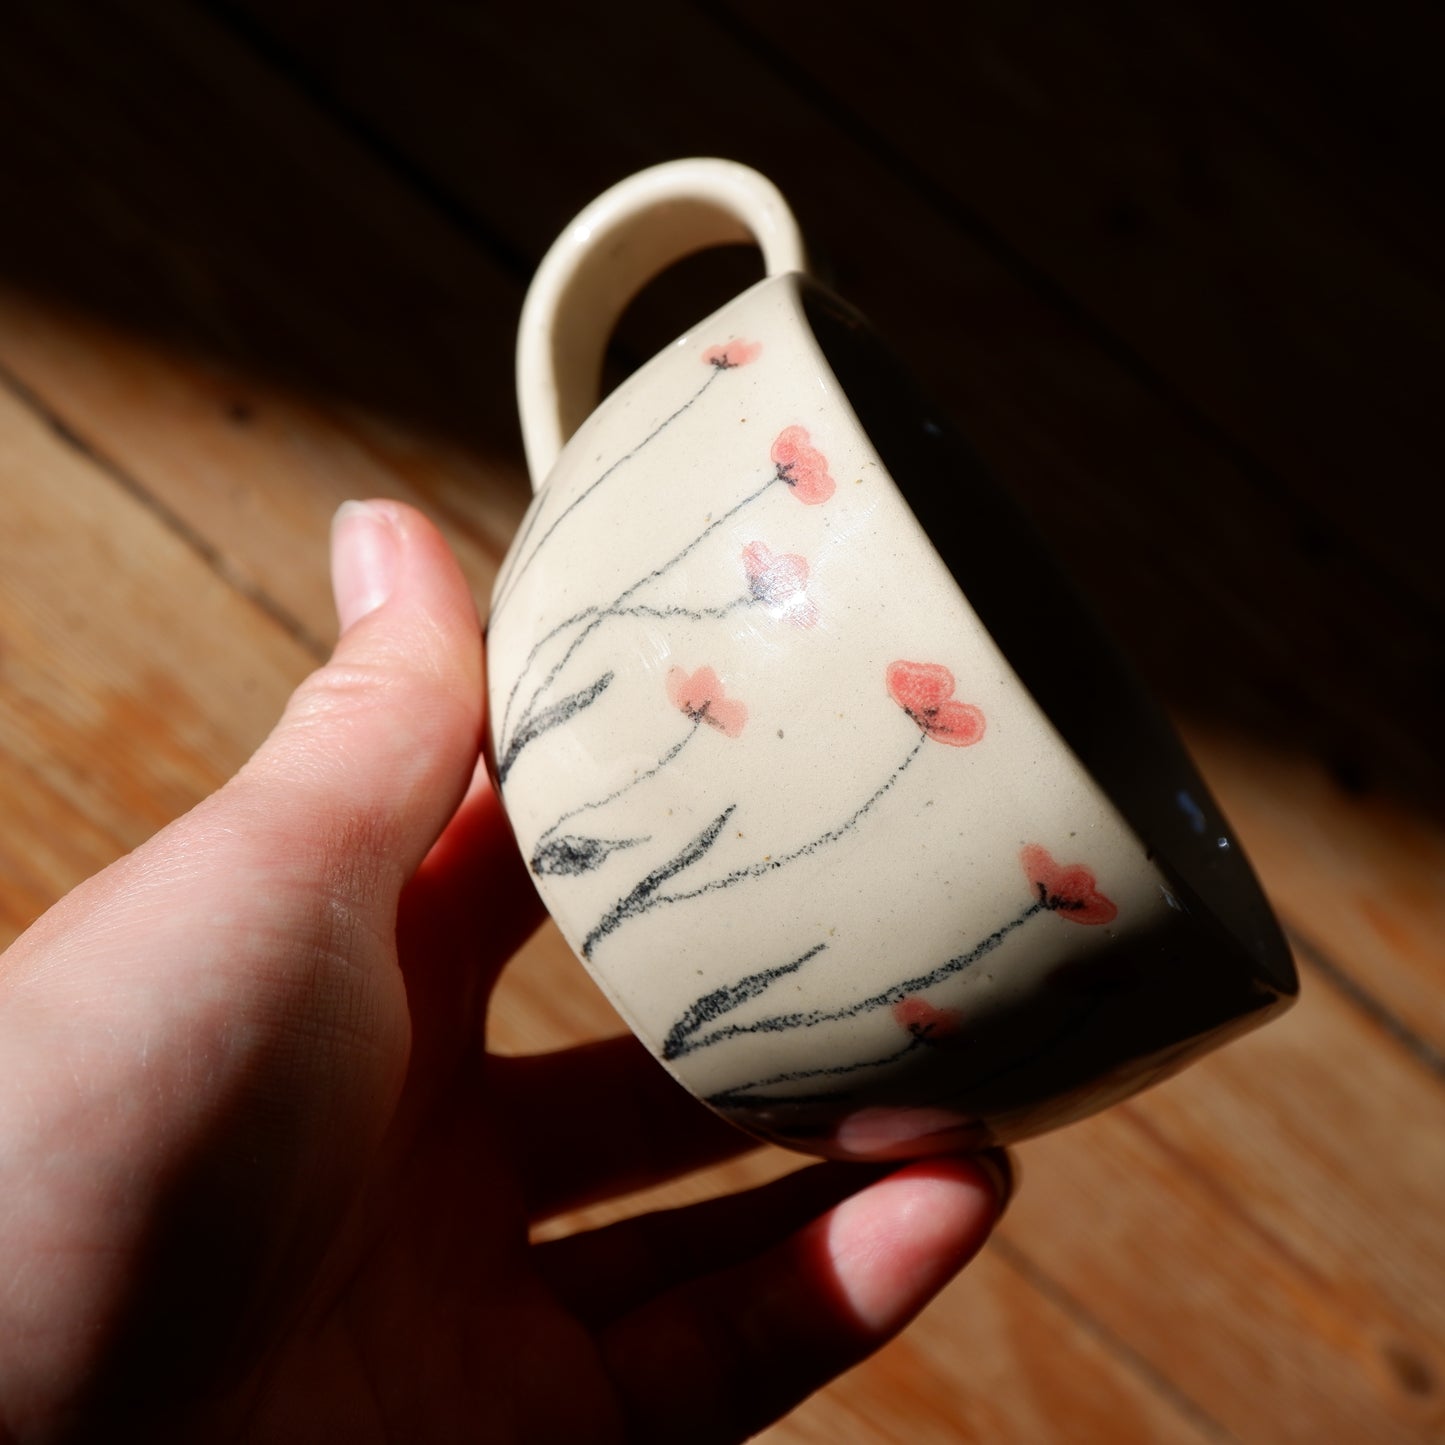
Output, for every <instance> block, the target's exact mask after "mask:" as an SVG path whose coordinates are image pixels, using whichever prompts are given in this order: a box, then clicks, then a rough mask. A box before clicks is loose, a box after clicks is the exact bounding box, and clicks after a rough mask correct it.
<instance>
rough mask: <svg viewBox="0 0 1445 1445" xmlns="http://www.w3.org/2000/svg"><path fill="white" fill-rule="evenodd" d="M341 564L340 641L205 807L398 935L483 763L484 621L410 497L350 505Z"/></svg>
mask: <svg viewBox="0 0 1445 1445" xmlns="http://www.w3.org/2000/svg"><path fill="white" fill-rule="evenodd" d="M332 575H333V584H334V590H335V593H336V603H337V613H338V616H339V618H340V622H341V629H342V630H341V637H340V639H339V641H338V642H337V645H336V649H335V651H334V652H333V654H332V656H331V658H330V660H329V661H328V662H327V663H326V665H325V666H324V667H322V668H320V669H318V670H317V671H316V672H314V673H313V674H312V675H311V676H310V677H309V678H308V679H307V680H306V681H305V682H304V683H302V685H301V687H300V688H298V689H297V691H296V692H295V694H294V695H293V696H292V698H291V701H290V703H289V704H288V706H287V708H286V712H285V715H284V716H283V717H282V719H281V721H280V723H279V724H278V725H277V726H276V728H275V729H274V730H273V732H272V733H271V735H270V736H269V737H268V738H267V739H266V741H265V742H264V743H263V744H262V746H261V748H260V749H259V750H258V751H257V753H256V755H255V756H254V757H253V758H252V759H251V761H250V762H249V763H248V764H247V765H246V767H245V768H244V769H242V771H241V772H240V774H239V775H238V776H237V777H236V778H235V779H234V780H233V781H232V782H231V783H230V784H229V785H228V786H227V787H226V788H224V789H223V790H222V791H221V793H219V794H217V796H216V797H215V798H214V799H212V800H211V804H210V809H211V811H212V812H213V813H214V812H216V811H224V812H225V814H226V816H227V818H228V820H230V821H234V820H237V819H244V821H245V822H246V824H247V825H248V827H249V828H250V829H251V837H252V838H253V839H254V840H255V842H256V844H257V846H258V847H260V848H267V847H270V848H272V849H273V850H274V852H275V856H278V857H279V858H282V859H284V860H285V862H286V865H287V867H288V869H289V870H291V872H292V874H293V876H295V877H296V878H297V881H298V882H300V883H301V884H302V885H303V886H307V885H312V884H318V883H320V884H325V885H329V886H331V887H332V888H333V889H334V891H335V892H336V893H337V895H338V896H339V897H340V898H341V899H343V900H344V901H346V902H348V903H353V904H359V905H363V906H367V905H369V906H370V907H371V908H372V910H373V911H374V912H375V913H376V914H377V915H378V916H377V919H376V921H377V922H378V924H380V923H382V922H383V921H384V923H385V925H386V931H389V927H390V922H391V915H392V913H393V911H394V909H395V906H396V901H397V897H398V894H399V893H400V890H401V886H402V883H403V882H404V881H405V880H406V879H407V878H408V877H410V875H411V874H412V873H413V872H414V871H415V870H416V868H417V866H418V864H419V863H420V862H421V860H422V858H423V856H424V855H425V854H426V853H427V851H428V850H429V849H430V848H431V846H432V844H433V843H434V842H435V840H436V838H437V836H438V835H439V834H440V833H441V831H442V828H443V827H444V825H445V824H446V822H447V820H448V819H449V818H450V817H451V816H452V814H453V813H454V812H455V810H456V808H457V805H458V803H459V802H460V801H461V798H462V795H463V793H464V792H465V790H466V787H467V784H468V782H469V781H470V779H471V777H472V772H473V769H474V767H475V764H476V759H477V755H478V750H479V745H480V736H481V719H482V702H481V698H482V649H481V631H480V626H479V624H478V621H477V614H476V609H475V607H474V605H473V603H472V598H471V593H470V591H469V590H468V588H467V585H466V582H465V580H464V578H463V577H462V574H461V571H460V569H459V568H458V566H457V564H456V562H455V560H454V559H453V557H452V555H451V552H450V550H449V549H448V547H447V545H446V543H445V542H444V541H443V540H442V538H441V535H440V534H439V533H438V532H437V530H436V528H435V527H433V526H432V525H431V523H430V522H428V521H427V520H426V519H425V518H424V517H423V516H421V514H420V513H418V512H416V511H414V510H412V509H411V508H410V507H405V506H403V505H401V504H400V503H397V502H389V501H379V502H348V503H346V504H345V505H344V506H343V507H342V508H341V510H340V511H339V512H338V513H337V515H336V520H335V523H334V526H333V532H332Z"/></svg>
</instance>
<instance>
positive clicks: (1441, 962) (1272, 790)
mask: <svg viewBox="0 0 1445 1445" xmlns="http://www.w3.org/2000/svg"><path fill="white" fill-rule="evenodd" d="M1185 737H1186V740H1187V741H1188V743H1189V746H1190V749H1191V751H1192V752H1193V753H1194V755H1195V757H1196V758H1197V759H1198V761H1199V763H1200V766H1201V767H1202V768H1203V771H1204V775H1205V777H1207V778H1208V779H1209V782H1210V786H1211V787H1212V788H1213V789H1214V790H1215V792H1216V794H1217V796H1218V797H1219V799H1220V801H1221V803H1222V804H1223V805H1224V807H1225V809H1226V811H1227V812H1228V814H1229V817H1230V819H1231V821H1232V822H1233V823H1234V825H1235V826H1236V827H1237V828H1238V829H1239V832H1240V836H1241V837H1242V838H1243V839H1244V841H1245V843H1246V846H1247V848H1248V852H1249V856H1250V860H1251V862H1252V863H1253V864H1254V866H1255V868H1256V870H1257V871H1258V873H1259V876H1260V879H1261V881H1262V882H1263V884H1264V886H1265V888H1266V890H1267V892H1268V894H1269V897H1270V899H1271V901H1272V902H1273V904H1274V906H1275V908H1276V909H1277V910H1278V911H1279V913H1280V916H1281V917H1282V919H1283V920H1284V922H1285V924H1286V925H1287V927H1288V928H1289V930H1290V932H1291V933H1292V934H1294V935H1295V936H1297V937H1298V938H1299V939H1300V941H1301V943H1302V945H1303V946H1304V947H1305V949H1306V951H1307V952H1312V953H1314V954H1316V955H1321V956H1322V957H1323V960H1324V961H1326V962H1327V963H1328V964H1329V965H1330V966H1332V967H1333V968H1336V969H1339V970H1341V971H1343V973H1344V974H1345V975H1346V977H1347V979H1348V981H1349V984H1350V986H1351V988H1352V990H1355V991H1358V992H1359V993H1360V994H1361V995H1363V996H1365V997H1367V998H1368V999H1369V1000H1370V1001H1371V1002H1372V1003H1374V1004H1377V1005H1378V1006H1379V1007H1380V1008H1381V1009H1382V1012H1383V1015H1384V1017H1385V1018H1386V1019H1387V1020H1388V1021H1389V1022H1390V1023H1391V1024H1392V1025H1393V1026H1396V1027H1398V1029H1400V1030H1402V1031H1404V1032H1405V1033H1406V1034H1407V1035H1408V1043H1409V1046H1410V1047H1411V1048H1412V1049H1413V1050H1414V1051H1415V1052H1416V1053H1417V1055H1419V1056H1420V1057H1421V1058H1422V1059H1423V1060H1424V1061H1425V1062H1426V1063H1427V1064H1428V1065H1429V1066H1431V1067H1434V1068H1436V1069H1437V1070H1438V1071H1439V1072H1440V1073H1441V1077H1442V1078H1445V1053H1442V1051H1441V1048H1440V1043H1441V1040H1442V1039H1445V987H1442V984H1445V946H1442V943H1441V940H1442V939H1445V827H1442V826H1441V824H1440V823H1439V822H1438V821H1437V820H1436V819H1434V818H1433V817H1431V816H1430V815H1429V814H1428V813H1425V812H1421V811H1419V810H1417V809H1414V808H1411V807H1408V806H1406V805H1405V804H1404V803H1403V802H1401V801H1400V800H1398V799H1396V798H1392V797H1390V796H1389V795H1388V794H1383V793H1380V792H1376V791H1367V792H1359V791H1351V790H1349V789H1346V788H1344V787H1342V786H1341V785H1340V782H1339V780H1338V778H1337V777H1334V776H1332V775H1331V774H1330V772H1329V771H1327V770H1326V769H1325V768H1324V767H1322V766H1321V765H1320V764H1319V763H1318V762H1317V761H1316V760H1314V759H1312V758H1310V757H1309V756H1308V755H1307V754H1305V753H1302V752H1296V751H1294V750H1291V749H1287V748H1280V747H1272V746H1270V745H1268V744H1264V743H1261V742H1260V741H1259V740H1257V739H1254V738H1251V737H1250V736H1249V735H1248V734H1246V733H1242V732H1241V731H1239V730H1238V729H1226V728H1222V727H1220V726H1219V725H1218V724H1215V723H1212V722H1211V721H1209V720H1202V721H1200V722H1198V723H1193V722H1188V723H1186V727H1185Z"/></svg>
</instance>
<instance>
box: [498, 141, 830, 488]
mask: <svg viewBox="0 0 1445 1445" xmlns="http://www.w3.org/2000/svg"><path fill="white" fill-rule="evenodd" d="M739 241H741V242H748V241H753V242H755V243H756V244H757V245H758V246H759V247H760V248H761V250H762V253H763V262H764V265H765V266H766V268H767V274H768V275H769V276H780V275H783V274H785V273H787V272H789V271H803V272H806V271H807V269H808V263H807V255H806V253H805V251H804V248H803V237H802V233H801V232H800V231H799V229H798V223H797V221H796V220H795V219H794V217H793V213H792V212H791V211H790V210H789V209H788V204H787V202H786V201H785V200H784V199H783V197H782V193H781V192H780V191H779V190H778V188H777V187H776V186H775V185H773V183H772V182H771V181H769V180H768V179H767V178H766V177H764V176H761V175H759V174H758V173H757V171H754V170H751V169H749V168H748V167H747V166H743V165H739V164H738V163H737V162H736V161H724V160H711V159H694V160H681V161H668V162H667V163H665V164H664V165H660V166H653V167H652V168H651V169H649V170H645V171H639V172H638V173H637V174H636V175H633V176H629V177H628V178H627V179H626V180H624V181H619V182H618V183H617V185H615V186H613V187H612V189H611V190H609V191H604V192H603V194H602V195H600V196H598V198H597V199H596V200H595V201H593V202H592V203H591V205H589V206H588V207H587V208H586V209H585V210H583V211H582V213H581V214H580V215H579V216H578V217H577V218H576V220H574V221H573V222H572V224H571V225H570V226H568V227H567V229H566V230H565V231H564V232H563V233H562V234H561V236H559V237H558V238H557V240H556V242H555V243H554V244H553V246H552V248H551V250H549V251H548V252H547V254H546V255H545V256H544V257H543V258H542V264H541V265H540V266H539V267H538V268H537V274H536V276H535V277H534V278H533V280H532V284H531V287H530V288H529V289H528V291H527V299H526V301H525V302H524V303H523V305H522V320H521V326H520V329H519V331H518V334H517V405H518V409H519V410H520V412H521V417H522V442H523V445H524V447H525V449H526V454H527V470H528V471H529V472H530V473H531V477H532V490H533V491H536V490H538V489H539V488H540V487H541V485H542V483H543V482H544V481H545V480H546V478H547V474H548V473H549V472H550V471H551V470H552V465H553V463H554V462H555V461H556V460H557V455H558V453H559V452H560V451H561V450H562V447H563V446H564V444H565V443H566V441H567V439H568V438H569V437H570V436H571V435H572V433H573V432H575V431H576V430H577V428H578V427H579V426H581V424H582V423H583V421H585V420H586V418H587V417H588V416H589V415H590V414H591V412H592V411H593V409H594V408H595V407H596V405H597V401H598V390H599V384H600V380H601V376H602V360H603V355H604V353H605V351H606V348H607V342H608V340H609V338H610V337H611V335H612V331H613V328H614V327H615V326H616V324H617V321H618V319H619V318H620V317H621V315H622V312H623V310H624V308H625V307H626V306H627V303H628V302H629V301H631V300H632V298H633V297H634V296H635V295H636V294H637V293H638V292H639V291H640V290H641V289H642V288H643V286H645V285H646V284H647V283H648V282H649V281H651V280H652V279H653V277H655V276H657V275H658V274H659V273H661V272H662V271H664V270H666V269H667V267H669V266H671V265H672V264H673V262H674V261H680V260H681V259H682V258H683V257H684V256H690V255H691V254H692V253H693V252H694V251H703V250H706V249H708V248H709V247H712V246H725V245H729V244H732V243H734V242H739Z"/></svg>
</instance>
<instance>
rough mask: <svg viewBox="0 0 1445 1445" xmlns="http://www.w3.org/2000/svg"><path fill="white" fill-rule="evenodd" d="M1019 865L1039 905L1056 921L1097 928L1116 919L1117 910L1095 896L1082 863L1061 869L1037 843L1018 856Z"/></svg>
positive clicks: (1090, 877)
mask: <svg viewBox="0 0 1445 1445" xmlns="http://www.w3.org/2000/svg"><path fill="white" fill-rule="evenodd" d="M1019 862H1021V863H1022V864H1023V865H1024V872H1025V873H1026V874H1027V875H1028V880H1029V883H1030V885H1031V886H1032V887H1033V889H1034V891H1035V892H1036V893H1037V894H1038V895H1039V902H1040V903H1042V904H1043V905H1044V907H1045V908H1047V909H1048V910H1049V911H1050V912H1051V913H1057V914H1058V915H1059V917H1060V918H1067V919H1068V920H1069V922H1070V923H1090V924H1098V923H1111V922H1112V921H1113V920H1114V918H1115V917H1116V916H1117V915H1118V912H1119V910H1118V908H1116V907H1115V906H1114V904H1113V903H1112V902H1111V901H1110V900H1109V899H1107V898H1105V897H1104V895H1103V894H1102V893H1100V892H1099V889H1098V886H1097V885H1096V883H1095V881H1094V875H1093V873H1092V872H1090V870H1089V869H1087V868H1085V867H1084V865H1083V864H1082V863H1071V864H1069V865H1068V866H1067V867H1064V866H1062V865H1060V864H1058V863H1055V862H1054V858H1053V854H1051V853H1050V852H1049V850H1048V849H1047V848H1044V847H1041V846H1040V845H1039V844H1037V843H1030V844H1029V845H1028V847H1027V848H1025V849H1024V850H1023V852H1022V853H1020V854H1019Z"/></svg>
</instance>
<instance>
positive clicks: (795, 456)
mask: <svg viewBox="0 0 1445 1445" xmlns="http://www.w3.org/2000/svg"><path fill="white" fill-rule="evenodd" d="M773 465H774V466H776V467H777V469H778V480H779V481H783V482H786V483H787V484H788V485H789V486H790V487H791V488H792V489H793V495H794V496H795V497H797V499H798V500H799V501H800V502H804V503H806V504H807V505H808V506H810V507H815V506H817V504H818V503H819V502H826V501H827V500H828V498H829V497H831V496H832V495H833V490H834V488H835V486H836V485H837V483H835V482H834V480H833V478H832V477H830V476H829V475H828V458H827V457H825V456H824V455H823V453H822V452H820V451H819V450H818V449H817V447H815V446H813V445H812V444H811V442H810V441H809V439H808V433H807V432H806V431H805V430H804V429H803V428H802V427H800V426H789V427H784V428H783V430H782V431H780V432H779V433H778V439H777V440H776V441H775V442H774V443H773Z"/></svg>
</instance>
